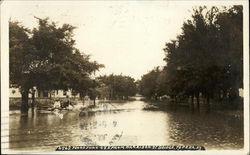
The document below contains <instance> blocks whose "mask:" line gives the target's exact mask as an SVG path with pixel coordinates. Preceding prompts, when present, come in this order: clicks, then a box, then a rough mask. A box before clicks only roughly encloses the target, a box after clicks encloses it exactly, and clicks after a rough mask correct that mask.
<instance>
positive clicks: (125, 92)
mask: <svg viewBox="0 0 250 155" xmlns="http://www.w3.org/2000/svg"><path fill="white" fill-rule="evenodd" d="M98 79H99V81H100V83H101V87H102V89H100V90H105V91H107V92H108V93H103V94H105V95H104V97H106V98H109V99H128V97H129V96H134V95H135V94H136V90H137V87H136V82H135V79H133V78H131V77H129V76H123V75H113V74H111V75H109V76H107V75H104V76H100V77H98Z"/></svg>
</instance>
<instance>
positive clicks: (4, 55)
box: [1, 0, 249, 155]
mask: <svg viewBox="0 0 250 155" xmlns="http://www.w3.org/2000/svg"><path fill="white" fill-rule="evenodd" d="M130 1H131V0H130ZM37 2H38V1H3V2H2V3H1V71H2V72H1V134H2V135H5V134H7V135H8V134H9V133H8V131H4V130H3V128H4V129H6V128H7V129H8V128H9V127H8V122H9V118H8V116H9V115H8V111H9V106H8V104H7V103H9V97H8V95H9V91H6V90H8V89H9V80H8V79H9V74H8V73H9V67H8V63H9V62H8V61H9V52H8V50H9V49H8V20H9V19H8V12H7V11H8V9H7V7H8V5H24V4H25V5H29V4H34V3H37ZM82 2H84V3H86V2H87V3H96V2H97V1H39V2H38V3H39V4H41V5H45V4H47V5H48V4H49V5H68V4H70V5H81V4H82ZM113 2H114V1H98V3H105V4H106V3H113ZM116 2H117V3H123V2H129V1H126V0H125V1H116ZM165 2H166V1H159V3H165ZM168 2H169V4H170V5H233V4H238V5H243V27H244V31H243V37H244V42H243V45H244V52H243V56H244V150H239V151H235V150H226V151H224V150H223V151H222V150H211V151H188V152H187V151H185V152H184V151H115V152H112V151H93V152H91V151H85V152H83V151H69V152H68V151H67V152H55V151H53V152H47V151H46V152H44V151H42V152H40V151H29V152H26V151H18V152H17V151H10V150H8V151H6V152H2V153H24V154H28V153H32V154H61V153H63V154H83V153H84V154H110V153H119V154H166V153H167V154H180V153H181V154H183V153H185V154H190V155H193V154H194V155H196V154H217V155H219V154H228V155H232V154H241V155H243V154H244V155H246V154H249V20H248V19H249V14H248V13H249V2H248V0H241V1H239V0H238V1H237V0H234V1H233V0H229V1H220V0H217V1H201V0H200V1H197V0H190V1H168ZM3 123H7V124H3ZM1 140H2V141H8V137H5V138H2V137H1ZM6 147H7V148H8V144H7V143H5V144H3V143H1V148H6ZM2 151H3V150H2Z"/></svg>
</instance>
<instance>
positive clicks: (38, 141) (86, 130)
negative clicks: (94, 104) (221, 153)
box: [9, 100, 243, 150]
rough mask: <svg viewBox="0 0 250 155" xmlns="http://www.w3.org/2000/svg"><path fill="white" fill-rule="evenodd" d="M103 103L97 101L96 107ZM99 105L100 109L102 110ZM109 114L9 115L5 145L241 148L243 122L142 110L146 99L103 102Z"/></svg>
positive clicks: (184, 112) (223, 116) (187, 112)
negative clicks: (60, 115) (7, 139)
mask: <svg viewBox="0 0 250 155" xmlns="http://www.w3.org/2000/svg"><path fill="white" fill-rule="evenodd" d="M100 104H101V103H100ZM100 104H99V106H100ZM102 104H103V105H101V106H103V107H105V108H106V109H108V110H104V111H99V112H98V111H97V112H95V113H89V114H88V115H86V116H79V111H77V110H73V111H63V112H62V113H61V114H63V117H62V118H60V117H59V116H58V114H55V113H53V112H46V111H43V112H41V111H38V110H34V111H32V110H30V111H29V115H28V116H21V115H20V112H19V111H18V110H12V111H10V124H9V125H10V131H9V134H10V136H9V141H10V142H9V147H10V149H15V150H27V149H28V150H30V149H33V150H36V149H38V148H39V149H44V150H55V149H56V148H57V147H58V146H60V145H63V146H65V145H72V146H74V145H75V146H76V145H106V146H107V145H203V146H204V147H205V148H206V149H242V147H243V118H241V117H236V116H234V115H226V114H224V112H210V113H203V112H198V111H194V112H192V111H190V109H188V108H183V107H178V108H172V109H171V108H169V109H167V110H164V111H149V110H147V111H146V110H143V108H144V107H145V105H146V104H147V103H145V102H144V101H140V100H136V101H130V102H126V103H112V104H110V103H102Z"/></svg>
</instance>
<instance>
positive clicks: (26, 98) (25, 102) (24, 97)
mask: <svg viewBox="0 0 250 155" xmlns="http://www.w3.org/2000/svg"><path fill="white" fill-rule="evenodd" d="M28 101H29V90H28V89H24V90H23V91H22V103H21V112H24V113H27V112H28V110H29V104H28Z"/></svg>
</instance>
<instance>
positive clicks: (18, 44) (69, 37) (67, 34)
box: [9, 17, 103, 109]
mask: <svg viewBox="0 0 250 155" xmlns="http://www.w3.org/2000/svg"><path fill="white" fill-rule="evenodd" d="M36 18H37V17H36ZM37 20H38V27H37V28H33V30H28V29H27V28H24V27H23V26H22V25H21V24H20V23H18V22H13V21H10V22H9V29H10V31H9V35H10V43H9V46H10V81H11V84H12V86H17V87H20V88H21V91H22V98H23V99H24V100H23V105H25V107H26V109H27V100H28V99H27V98H28V95H27V94H28V92H29V89H31V88H33V87H36V88H38V89H40V90H58V89H64V90H67V89H73V90H75V91H78V92H80V91H84V90H87V89H88V88H89V87H91V82H92V80H91V78H90V75H91V74H93V73H94V72H95V71H97V70H98V69H99V68H100V67H103V65H100V64H98V63H97V62H95V61H94V62H91V61H90V58H89V55H86V54H83V53H82V52H80V51H79V50H78V49H77V48H75V40H74V39H73V36H74V34H73V30H74V29H75V27H74V26H71V25H69V24H63V25H62V26H58V25H56V24H55V23H54V22H50V21H49V19H48V18H45V19H40V18H37Z"/></svg>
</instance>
